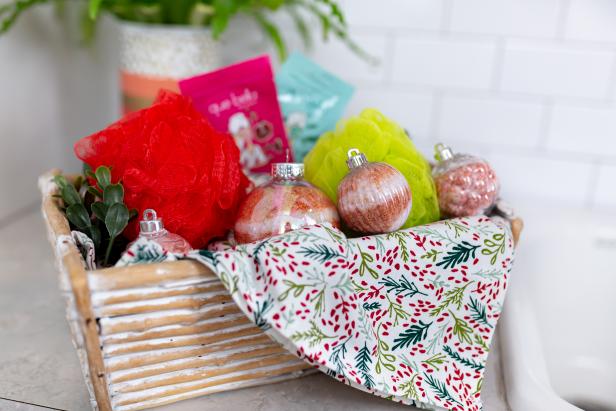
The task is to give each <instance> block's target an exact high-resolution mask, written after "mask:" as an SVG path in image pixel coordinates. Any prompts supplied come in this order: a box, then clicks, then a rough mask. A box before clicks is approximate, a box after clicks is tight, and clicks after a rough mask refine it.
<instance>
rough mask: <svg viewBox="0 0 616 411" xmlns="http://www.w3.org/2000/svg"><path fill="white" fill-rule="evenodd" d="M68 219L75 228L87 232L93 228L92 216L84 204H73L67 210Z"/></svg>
mask: <svg viewBox="0 0 616 411" xmlns="http://www.w3.org/2000/svg"><path fill="white" fill-rule="evenodd" d="M66 217H67V218H68V221H70V222H71V223H72V224H73V225H74V226H75V227H77V228H79V229H80V230H85V229H87V228H89V227H91V226H92V221H90V215H89V214H88V212H87V211H86V208H85V207H84V205H83V204H81V203H78V204H72V205H70V206H68V208H67V209H66Z"/></svg>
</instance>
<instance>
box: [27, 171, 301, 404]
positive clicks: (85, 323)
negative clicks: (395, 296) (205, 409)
mask: <svg viewBox="0 0 616 411" xmlns="http://www.w3.org/2000/svg"><path fill="white" fill-rule="evenodd" d="M57 173H58V171H55V172H54V171H52V172H50V173H48V174H46V175H44V176H42V177H41V178H40V181H39V186H40V187H41V191H42V195H43V207H42V211H43V216H44V218H45V221H46V224H47V230H48V235H49V240H50V241H51V244H52V246H53V247H54V250H55V257H56V262H57V266H58V269H59V271H60V284H61V290H62V292H63V294H64V296H65V297H66V302H67V307H66V311H67V317H68V322H69V325H70V329H71V333H72V336H73V341H74V345H75V347H76V349H77V353H78V355H79V359H80V362H81V365H82V369H83V372H84V376H85V379H86V384H87V386H88V390H89V391H90V397H91V399H92V407H93V408H94V409H99V410H101V411H109V410H117V411H121V410H139V409H145V408H151V407H155V406H158V405H162V404H168V403H172V402H176V401H180V400H183V399H186V398H192V397H196V396H200V395H206V394H211V393H215V392H220V391H229V390H233V389H237V388H241V387H249V386H255V385H262V384H268V383H273V382H278V381H282V380H287V379H291V378H296V377H299V376H302V375H305V374H306V373H308V372H312V371H313V368H312V367H311V366H310V365H308V364H306V363H305V362H303V361H301V360H299V359H298V358H297V357H295V356H294V355H292V354H290V353H288V352H287V351H286V350H285V349H284V348H282V347H281V346H280V345H279V344H277V343H275V342H274V341H272V340H271V339H270V338H269V337H268V336H267V335H266V334H264V333H263V331H262V330H261V329H259V328H258V327H256V326H255V325H253V324H252V323H251V322H250V320H248V319H247V318H246V317H245V316H244V314H243V313H242V312H241V311H240V309H239V307H238V306H237V305H236V304H235V303H234V302H233V300H232V298H231V296H230V295H229V294H228V292H227V291H226V290H225V288H224V286H223V284H222V283H221V282H220V281H219V280H218V278H217V277H216V275H215V274H214V273H213V272H211V271H210V270H208V269H207V268H206V267H204V266H203V265H202V264H200V263H197V262H194V261H177V262H165V263H159V264H144V265H136V266H132V267H122V268H107V269H101V270H94V271H87V270H86V269H85V266H84V262H83V259H82V257H81V254H80V253H79V251H78V250H77V248H76V246H75V244H74V242H73V240H72V238H71V235H70V228H69V224H68V221H67V220H66V218H65V216H64V213H62V211H61V210H60V209H59V207H58V202H57V199H56V198H55V197H53V194H54V190H55V185H54V184H52V183H51V180H52V176H53V175H54V174H57Z"/></svg>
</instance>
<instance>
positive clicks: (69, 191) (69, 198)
mask: <svg viewBox="0 0 616 411" xmlns="http://www.w3.org/2000/svg"><path fill="white" fill-rule="evenodd" d="M62 199H63V200H64V202H65V203H66V205H67V206H71V205H73V204H82V201H81V197H80V196H79V193H78V192H77V190H76V189H75V187H74V186H73V185H72V184H67V185H65V186H64V187H62ZM84 210H85V209H84Z"/></svg>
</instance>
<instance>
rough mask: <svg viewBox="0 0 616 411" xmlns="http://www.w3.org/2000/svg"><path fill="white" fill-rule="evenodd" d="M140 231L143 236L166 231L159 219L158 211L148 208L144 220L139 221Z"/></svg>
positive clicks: (144, 213)
mask: <svg viewBox="0 0 616 411" xmlns="http://www.w3.org/2000/svg"><path fill="white" fill-rule="evenodd" d="M139 229H140V230H141V234H154V233H158V232H161V231H163V230H164V229H165V227H164V225H163V220H161V219H160V218H158V216H157V215H156V211H154V210H152V209H151V208H148V209H147V210H145V211H144V212H143V219H142V220H141V221H139Z"/></svg>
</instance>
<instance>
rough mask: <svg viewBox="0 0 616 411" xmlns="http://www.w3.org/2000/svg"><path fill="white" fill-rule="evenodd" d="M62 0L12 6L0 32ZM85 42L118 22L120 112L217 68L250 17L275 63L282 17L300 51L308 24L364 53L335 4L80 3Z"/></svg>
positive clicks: (283, 48) (281, 51) (295, 0)
mask: <svg viewBox="0 0 616 411" xmlns="http://www.w3.org/2000/svg"><path fill="white" fill-rule="evenodd" d="M63 1H64V0H13V1H12V2H10V3H8V4H4V5H2V6H0V34H1V33H4V32H6V31H8V30H9V29H10V27H11V26H12V25H13V24H14V22H15V21H16V20H17V19H18V17H19V16H20V15H21V14H22V13H23V12H25V11H26V10H28V9H29V8H31V7H33V6H35V5H38V4H44V3H55V4H59V3H60V4H61V3H63ZM82 5H83V7H84V8H85V9H84V10H85V12H84V21H83V23H82V28H83V34H84V38H88V37H90V36H91V35H92V33H93V32H94V28H95V25H96V22H97V21H98V19H99V18H100V16H101V15H102V14H105V13H106V14H110V15H112V16H114V17H115V18H117V19H118V20H119V22H120V25H119V35H120V56H121V57H120V61H121V63H120V77H121V89H122V97H123V107H124V111H125V112H130V111H134V110H137V109H139V108H142V107H145V106H148V105H149V104H150V103H151V102H152V100H153V99H154V97H155V95H156V93H157V91H158V90H159V89H160V88H167V89H171V90H174V89H176V90H177V81H178V80H179V79H181V78H184V77H189V76H193V75H196V74H199V73H201V72H204V71H208V70H211V69H214V68H217V67H218V66H219V65H220V50H219V48H220V46H219V42H218V40H219V38H220V36H221V34H223V33H224V32H225V30H226V29H227V27H228V25H229V23H230V21H231V20H232V19H233V18H235V17H237V16H248V17H249V18H251V19H253V20H254V21H255V22H256V23H257V24H258V26H259V27H260V28H261V29H262V30H263V32H264V34H265V36H266V37H267V38H268V39H270V40H271V42H272V43H273V45H274V47H275V49H276V51H277V54H278V57H279V58H280V59H281V60H284V58H285V57H286V54H287V45H286V42H285V38H284V36H283V34H282V32H283V30H281V29H280V28H279V27H278V25H277V24H276V22H275V21H274V20H273V19H272V15H273V13H275V12H286V13H287V14H288V15H289V16H290V18H291V20H292V21H293V23H294V26H295V28H296V30H297V32H298V33H299V34H300V36H301V38H302V40H303V42H304V45H305V46H306V47H310V45H311V42H312V27H313V25H311V24H309V23H311V22H312V19H316V20H318V22H319V24H320V29H321V32H322V35H323V38H324V39H325V40H327V38H328V37H329V36H330V35H333V36H334V37H337V38H338V39H340V40H341V41H343V42H344V43H346V44H347V45H348V46H349V47H350V48H351V49H352V50H353V51H354V52H356V53H357V54H359V55H361V56H364V57H366V54H365V53H364V52H363V51H362V50H361V49H360V48H359V47H358V46H357V45H356V44H355V43H353V41H352V40H351V39H350V38H349V33H348V27H347V25H346V21H345V18H344V14H343V12H342V10H341V8H340V6H339V5H338V2H337V1H336V0H82Z"/></svg>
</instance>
